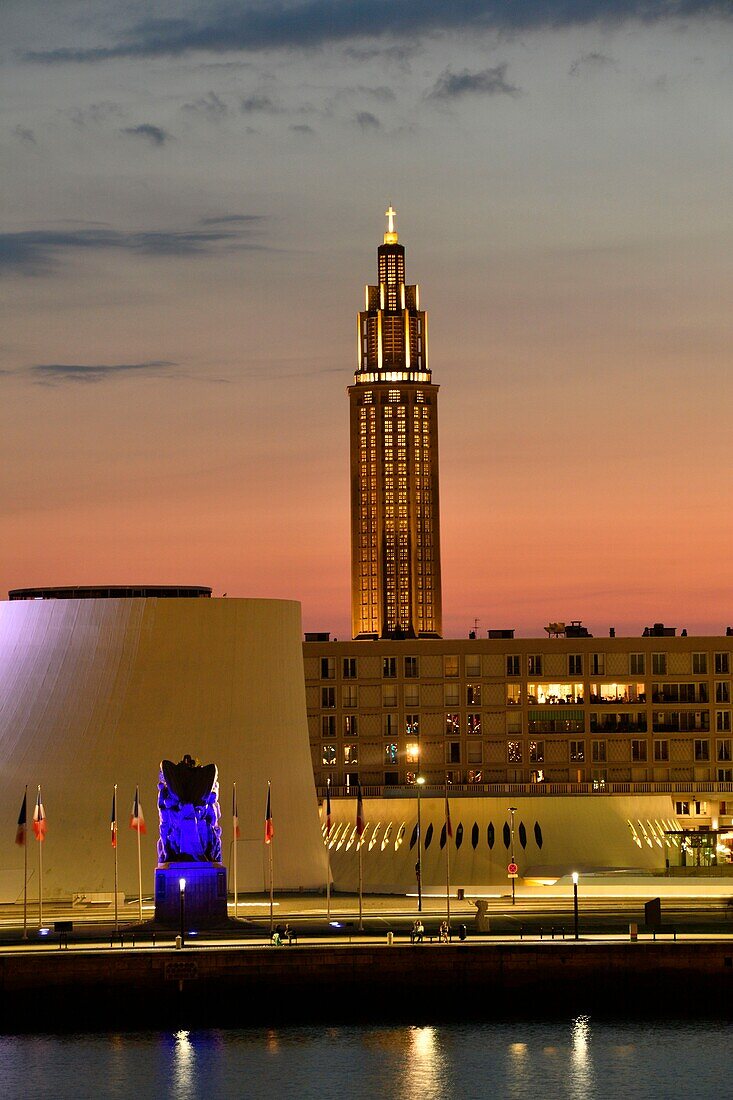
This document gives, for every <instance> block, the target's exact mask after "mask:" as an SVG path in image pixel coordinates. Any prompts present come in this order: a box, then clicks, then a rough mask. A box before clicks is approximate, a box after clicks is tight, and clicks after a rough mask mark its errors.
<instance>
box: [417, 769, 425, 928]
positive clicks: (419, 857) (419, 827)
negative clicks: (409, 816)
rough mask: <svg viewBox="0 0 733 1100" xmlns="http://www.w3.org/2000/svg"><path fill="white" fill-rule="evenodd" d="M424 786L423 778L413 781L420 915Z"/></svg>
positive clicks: (421, 776) (420, 776) (418, 906)
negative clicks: (421, 815)
mask: <svg viewBox="0 0 733 1100" xmlns="http://www.w3.org/2000/svg"><path fill="white" fill-rule="evenodd" d="M424 785H425V776H424V775H418V777H417V778H416V780H415V786H416V787H417V863H416V864H415V874H416V875H417V911H418V913H422V822H421V821H420V788H421V787H423V786H424Z"/></svg>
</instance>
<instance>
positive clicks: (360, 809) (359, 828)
mask: <svg viewBox="0 0 733 1100" xmlns="http://www.w3.org/2000/svg"><path fill="white" fill-rule="evenodd" d="M356 790H357V795H356V835H357V836H361V835H362V833H363V832H364V825H365V822H364V801H363V799H362V797H361V783H357V785H356Z"/></svg>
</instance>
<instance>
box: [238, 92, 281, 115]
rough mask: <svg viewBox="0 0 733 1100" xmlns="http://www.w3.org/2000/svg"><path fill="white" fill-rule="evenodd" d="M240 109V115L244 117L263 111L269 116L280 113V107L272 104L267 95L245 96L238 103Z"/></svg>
mask: <svg viewBox="0 0 733 1100" xmlns="http://www.w3.org/2000/svg"><path fill="white" fill-rule="evenodd" d="M240 107H241V109H242V113H243V114H245V115H253V114H256V113H257V112H258V111H263V112H265V113H266V114H271V115H276V114H279V112H280V107H278V105H277V104H276V103H275V102H273V100H272V99H271V98H270V96H269V95H250V96H245V98H244V99H242V101H241V103H240Z"/></svg>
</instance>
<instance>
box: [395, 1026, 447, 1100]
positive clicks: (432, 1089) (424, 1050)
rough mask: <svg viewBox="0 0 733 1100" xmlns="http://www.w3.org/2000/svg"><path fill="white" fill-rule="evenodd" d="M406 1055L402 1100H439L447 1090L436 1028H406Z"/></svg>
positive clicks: (443, 1058)
mask: <svg viewBox="0 0 733 1100" xmlns="http://www.w3.org/2000/svg"><path fill="white" fill-rule="evenodd" d="M406 1055H407V1057H406V1059H405V1069H404V1078H403V1086H404V1087H403V1090H402V1100H442V1098H443V1097H444V1096H446V1095H447V1089H446V1088H445V1056H444V1054H443V1051H442V1050H441V1046H440V1041H439V1038H438V1029H437V1028H434V1027H411V1028H409V1030H408V1031H407V1050H406Z"/></svg>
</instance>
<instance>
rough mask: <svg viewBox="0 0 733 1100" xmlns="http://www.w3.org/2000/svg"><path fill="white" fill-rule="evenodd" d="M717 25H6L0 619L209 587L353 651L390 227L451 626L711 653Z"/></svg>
mask: <svg viewBox="0 0 733 1100" xmlns="http://www.w3.org/2000/svg"><path fill="white" fill-rule="evenodd" d="M730 12H731V7H730V4H729V3H723V2H713V0H707V2H706V0H668V2H663V0H607V2H605V0H582V2H581V0H577V2H560V0H554V2H553V0H521V2H518V0H453V2H451V3H449V2H440V0H426V2H424V3H417V4H416V3H405V2H403V0H373V2H365V0H291V2H287V3H281V2H279V0H264V2H262V3H254V2H252V0H240V2H238V3H214V2H210V3H204V2H198V3H186V2H185V0H176V3H173V2H168V3H155V4H153V5H151V4H150V3H143V2H141V0H117V2H115V3H112V2H111V0H110V2H106V0H4V3H3V5H2V8H0V24H1V25H0V62H1V64H0V81H1V82H2V87H1V88H0V162H1V163H2V222H1V223H0V282H1V301H2V328H1V329H0V502H1V506H0V548H1V549H0V596H4V595H5V594H6V593H7V590H8V589H9V588H13V587H20V586H30V585H43V584H49V585H62V584H97V583H99V584H122V583H127V584H137V583H140V584H143V583H148V584H158V583H161V584H175V583H181V584H208V585H211V586H212V587H213V589H214V594H215V595H221V594H223V593H227V594H228V595H229V596H267V597H282V598H288V599H297V600H300V601H301V603H302V607H303V626H304V629H305V630H329V631H331V634H332V636H333V635H335V636H336V637H340V638H345V637H348V635H349V632H350V625H349V607H350V605H349V461H348V399H347V394H346V388H347V386H348V385H349V383H350V381H351V380H352V378H353V369H354V364H355V361H356V341H355V336H356V323H355V318H356V313H357V311H358V310H359V308H361V306H362V302H363V286H364V283H366V282H374V281H375V278H376V248H377V246H378V244H379V243H380V242H381V239H382V233H383V231H384V228H385V219H384V216H383V212H384V210H385V209H386V207H387V206H388V204H389V203H392V204H393V205H394V207H395V208H396V210H397V226H396V228H397V229H398V231H399V233H400V241H401V242H402V243H403V244H404V245H405V246H406V248H407V275H408V279H409V280H410V281H412V282H414V281H417V282H418V283H419V284H420V288H421V305H422V306H423V307H424V308H425V309H427V311H428V315H429V321H430V341H431V343H430V352H431V367H432V370H433V380H434V381H435V382H436V383H438V384H439V385H440V386H441V391H440V454H441V526H442V540H441V541H442V564H443V624H444V633H445V634H446V635H448V636H457V637H461V636H465V635H466V634H467V632H468V631H469V630H471V629H473V627H474V621H475V620H478V631H479V633H480V634H481V635H484V636H485V632H486V630H487V629H488V628H490V627H514V628H515V629H516V631H517V634H518V635H529V634H542V633H543V627H544V626H545V625H546V624H547V623H548V622H550V621H554V620H564V621H569V620H570V619H582V620H583V622H584V624H585V625H586V626H587V627H588V628H589V629H590V630H591V631H592V632H593V633H595V634H597V635H603V634H606V633H607V631H608V627H609V626H611V625H613V626H614V627H615V628H616V633H617V634H622V633H630V634H640V633H641V631H642V630H643V628H644V627H645V626H647V625H651V624H652V623H654V622H664V623H666V624H667V625H674V626H677V627H678V629H682V628H683V627H684V628H686V629H687V630H688V632H689V633H695V632H700V633H724V632H725V628H726V626H727V625H731V624H733V507H732V503H733V472H732V471H733V464H732V462H731V442H732V431H731V410H732V409H733V382H732V380H731V378H732V373H733V372H732V369H731V368H732V366H733V364H732V361H731V359H732V356H731V349H732V348H733V339H732V337H733V321H732V317H733V310H732V309H731V304H732V303H731V297H732V294H731V291H732V287H733V262H732V260H731V257H733V51H732V50H731V44H732V41H733V34H732V32H733V18H730V17H729V14H730ZM151 13H152V14H151Z"/></svg>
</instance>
